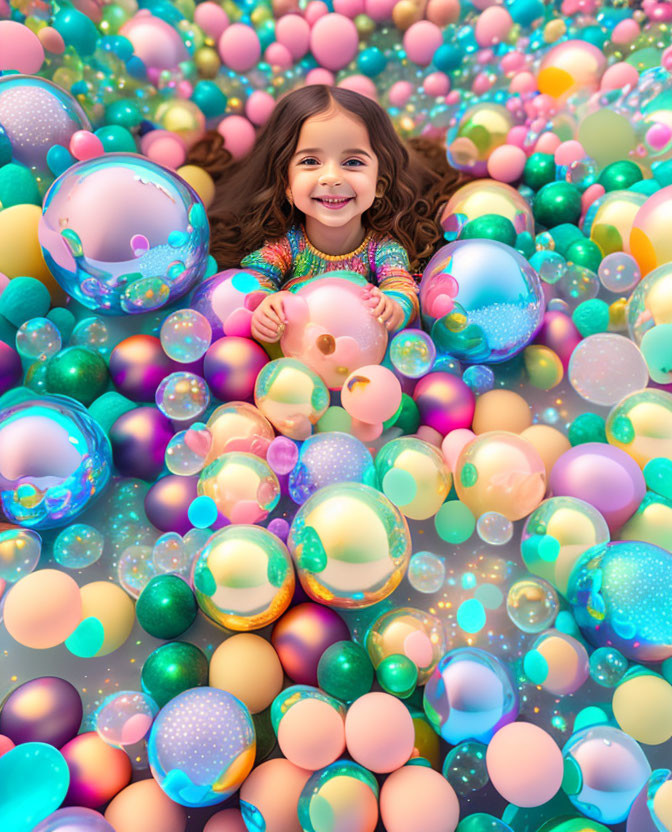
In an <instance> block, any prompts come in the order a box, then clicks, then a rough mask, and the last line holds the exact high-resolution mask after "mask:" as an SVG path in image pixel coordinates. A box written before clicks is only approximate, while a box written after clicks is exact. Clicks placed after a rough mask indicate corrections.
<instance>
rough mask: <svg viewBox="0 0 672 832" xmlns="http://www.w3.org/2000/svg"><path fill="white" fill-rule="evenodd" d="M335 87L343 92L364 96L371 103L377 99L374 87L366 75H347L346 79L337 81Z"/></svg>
mask: <svg viewBox="0 0 672 832" xmlns="http://www.w3.org/2000/svg"><path fill="white" fill-rule="evenodd" d="M337 86H339V87H340V88H341V89H343V90H352V92H358V93H359V94H360V95H364V96H366V97H367V98H370V99H371V100H372V101H375V100H376V99H377V98H378V90H377V89H376V85H375V84H374V83H373V81H372V80H371V79H370V78H367V77H366V75H348V76H347V78H344V79H343V80H342V81H339V82H338V84H337Z"/></svg>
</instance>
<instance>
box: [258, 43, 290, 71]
mask: <svg viewBox="0 0 672 832" xmlns="http://www.w3.org/2000/svg"><path fill="white" fill-rule="evenodd" d="M264 60H265V61H266V63H267V64H270V65H271V66H277V67H280V69H289V68H290V66H291V65H292V64H293V63H294V59H293V58H292V53H291V52H290V51H289V49H287V47H286V46H283V45H282V44H281V43H277V42H276V43H271V44H269V46H267V47H266V51H265V52H264Z"/></svg>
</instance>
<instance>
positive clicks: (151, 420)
mask: <svg viewBox="0 0 672 832" xmlns="http://www.w3.org/2000/svg"><path fill="white" fill-rule="evenodd" d="M173 433H174V431H173V428H172V425H171V424H170V421H169V420H168V419H167V418H166V417H165V416H164V415H163V413H161V411H160V410H158V409H157V408H156V407H136V408H134V409H133V410H129V411H128V413H124V414H123V415H122V416H120V417H119V418H118V419H117V421H116V422H115V423H114V424H113V425H112V427H111V428H110V442H111V443H112V455H113V457H114V464H115V465H116V466H117V469H118V470H119V473H120V474H123V476H125V477H139V478H140V479H141V480H148V481H150V482H151V481H152V480H155V479H156V478H157V477H158V476H159V474H160V473H161V471H163V464H164V458H165V454H166V448H167V447H168V443H169V442H170V440H171V439H172V436H173Z"/></svg>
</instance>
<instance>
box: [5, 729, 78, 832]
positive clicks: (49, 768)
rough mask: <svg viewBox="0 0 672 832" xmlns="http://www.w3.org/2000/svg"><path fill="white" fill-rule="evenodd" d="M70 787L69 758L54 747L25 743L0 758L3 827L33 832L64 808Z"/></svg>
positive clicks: (14, 831) (42, 743) (44, 744)
mask: <svg viewBox="0 0 672 832" xmlns="http://www.w3.org/2000/svg"><path fill="white" fill-rule="evenodd" d="M69 785H70V770H69V769H68V764H67V763H66V762H65V758H64V757H63V755H62V754H61V752H60V751H57V750H56V749H55V748H54V747H53V745H47V743H45V742H24V743H21V744H20V745H17V746H16V748H12V749H11V751H8V752H7V753H6V754H3V755H2V757H0V806H1V807H2V815H1V817H2V827H3V829H7V830H10V829H11V830H12V832H31V830H32V829H34V828H35V826H36V824H38V823H39V822H40V821H41V820H43V819H44V818H46V817H47V816H48V815H50V814H51V813H52V812H54V811H55V810H56V809H58V807H59V806H60V805H61V803H62V801H63V798H64V797H65V795H66V792H67V791H68V786H69Z"/></svg>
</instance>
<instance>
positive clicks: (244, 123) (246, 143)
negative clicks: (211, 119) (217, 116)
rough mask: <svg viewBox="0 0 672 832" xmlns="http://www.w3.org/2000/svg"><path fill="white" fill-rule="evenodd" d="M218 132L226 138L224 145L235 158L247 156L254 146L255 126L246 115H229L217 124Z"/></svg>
mask: <svg viewBox="0 0 672 832" xmlns="http://www.w3.org/2000/svg"><path fill="white" fill-rule="evenodd" d="M217 132H218V133H219V134H220V136H222V137H223V138H224V147H225V148H226V149H227V150H228V151H229V153H231V154H232V155H233V157H234V158H235V159H241V158H242V157H243V156H246V155H247V154H248V153H249V152H250V150H252V147H253V146H254V139H255V136H256V133H255V132H254V126H253V125H252V123H251V122H250V121H248V120H247V119H246V118H245V117H244V116H236V115H233V116H227V117H226V118H223V119H222V120H221V121H220V122H219V124H218V125H217Z"/></svg>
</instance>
